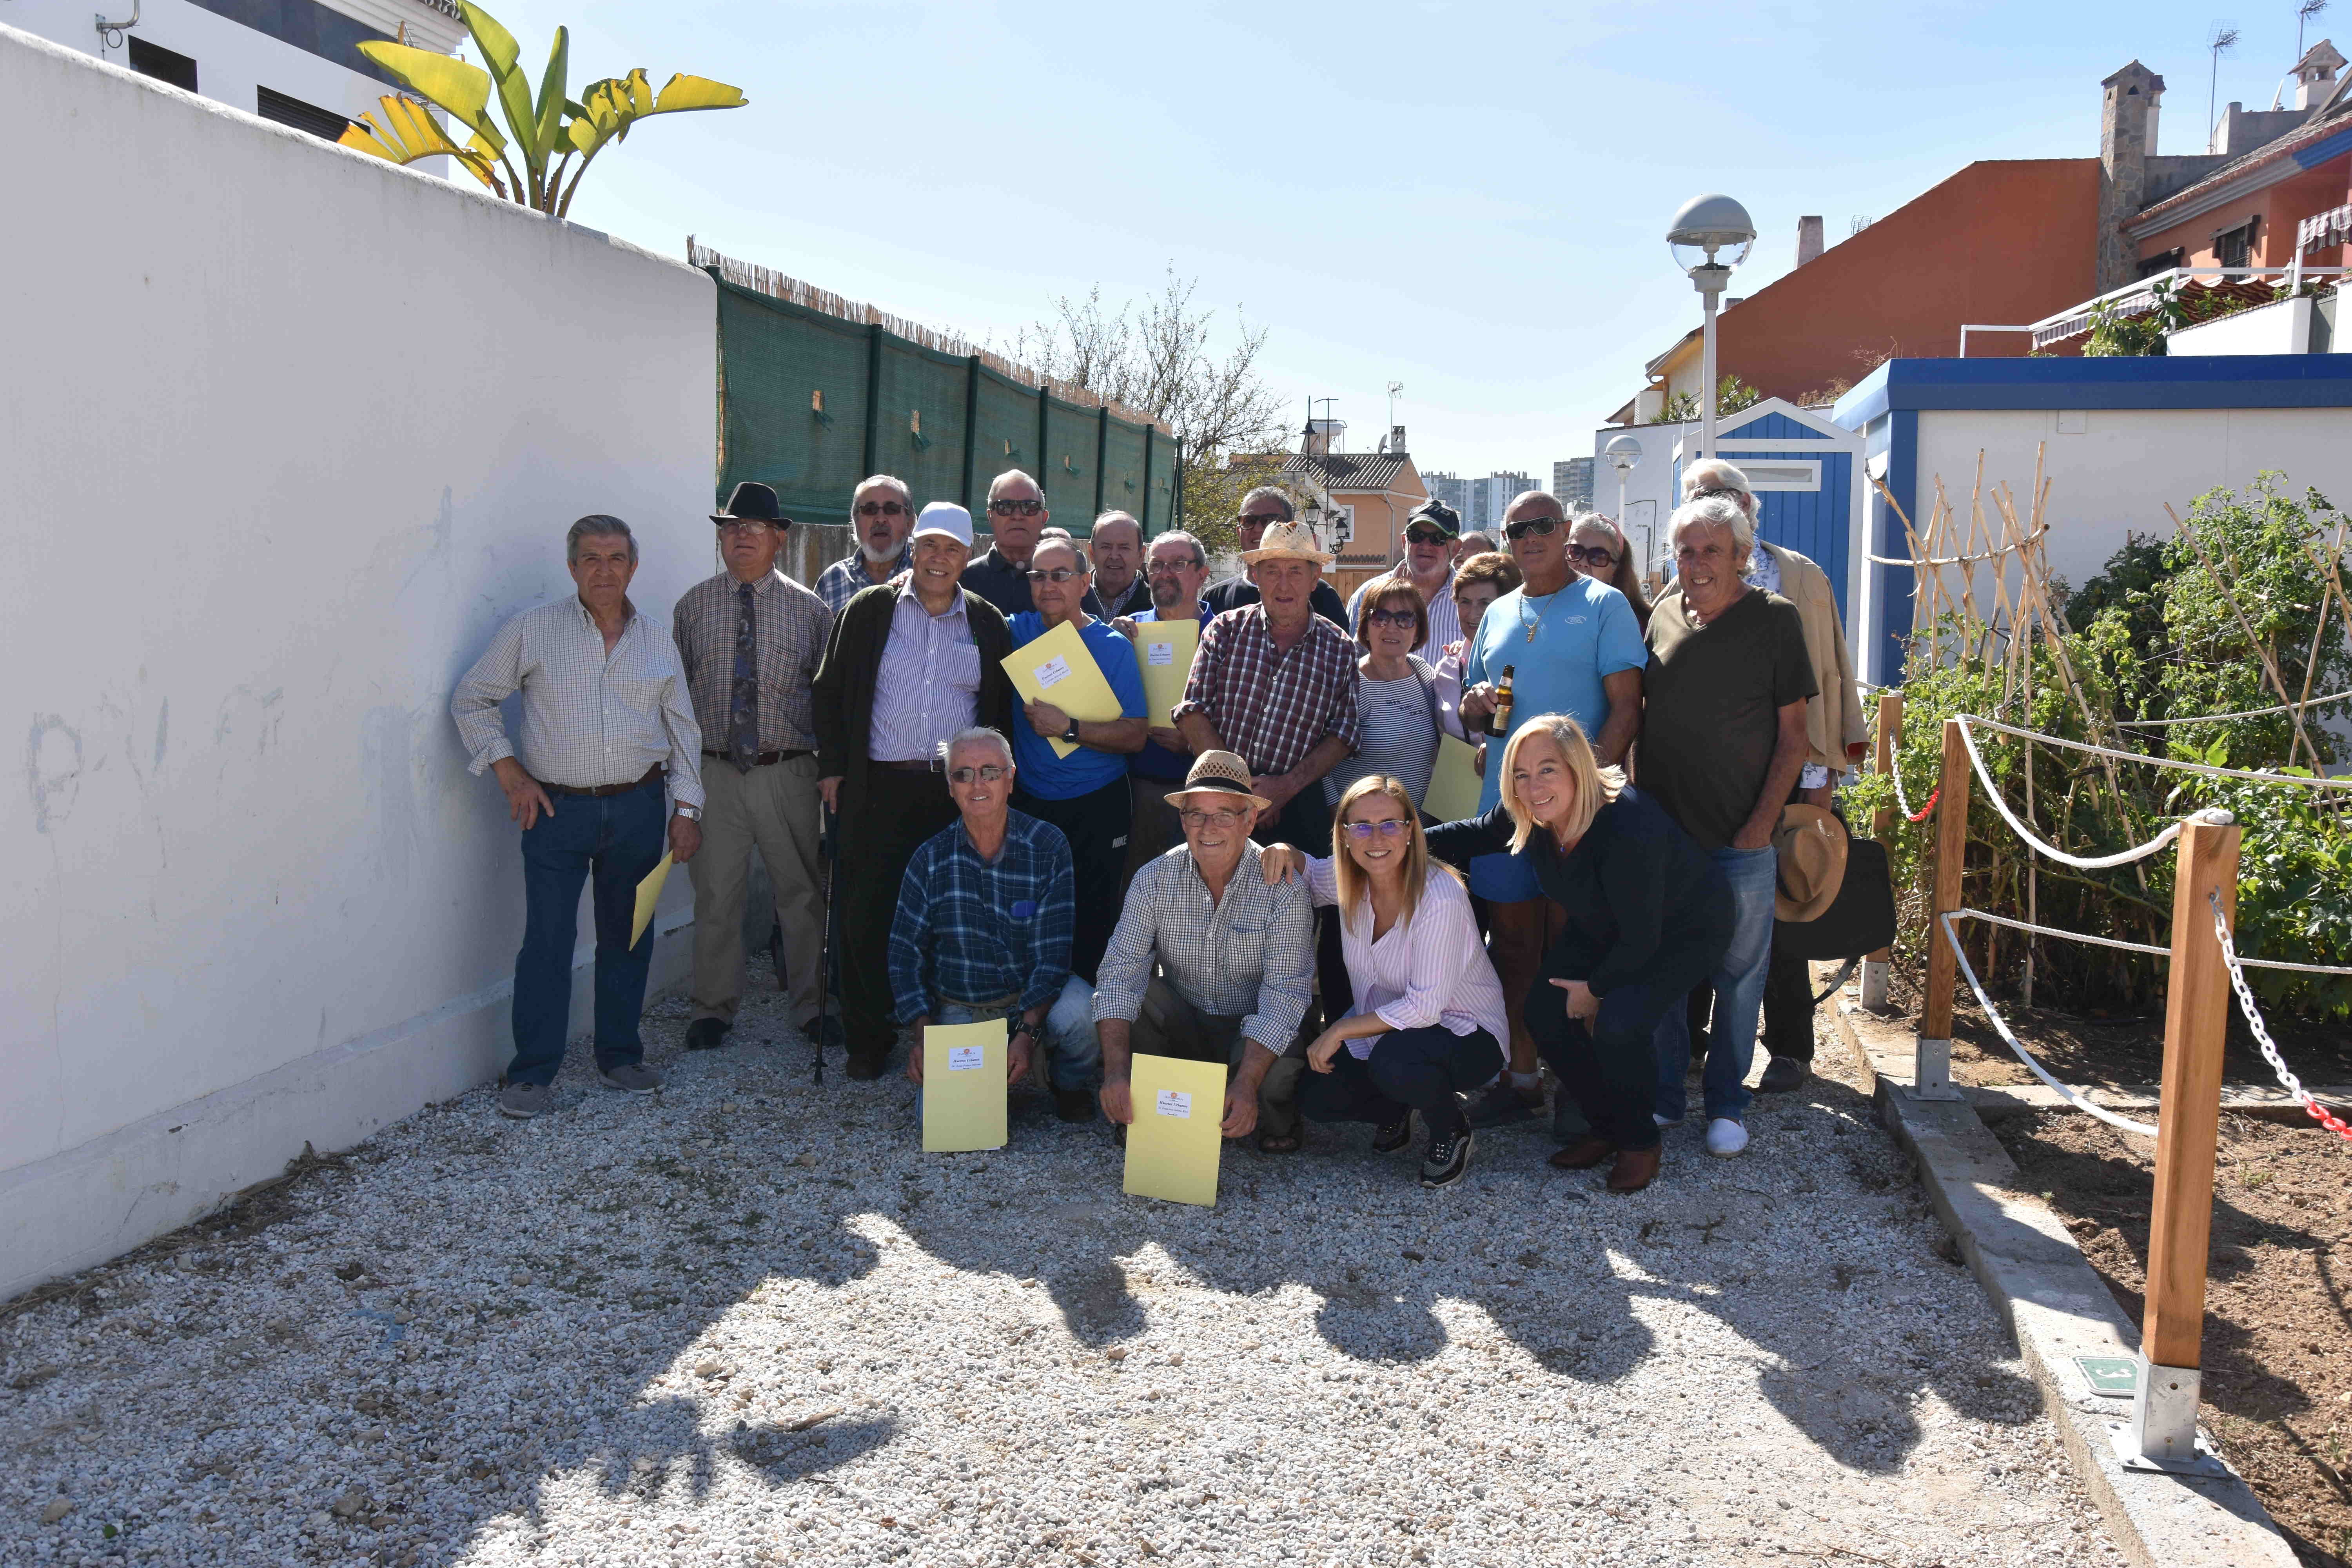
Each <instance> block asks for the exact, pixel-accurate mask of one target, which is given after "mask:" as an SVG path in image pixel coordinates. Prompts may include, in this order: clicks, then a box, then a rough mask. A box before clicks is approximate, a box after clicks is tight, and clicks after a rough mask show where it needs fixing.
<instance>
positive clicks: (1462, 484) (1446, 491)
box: [1421, 474, 1471, 528]
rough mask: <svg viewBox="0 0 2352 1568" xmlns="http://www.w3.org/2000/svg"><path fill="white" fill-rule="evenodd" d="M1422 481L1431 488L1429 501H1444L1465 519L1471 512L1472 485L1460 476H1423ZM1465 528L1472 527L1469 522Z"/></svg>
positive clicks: (1465, 524)
mask: <svg viewBox="0 0 2352 1568" xmlns="http://www.w3.org/2000/svg"><path fill="white" fill-rule="evenodd" d="M1421 478H1422V481H1423V483H1424V484H1426V485H1428V486H1429V499H1430V500H1439V501H1444V503H1445V504H1446V505H1447V506H1450V507H1452V508H1453V509H1454V510H1455V511H1458V512H1460V513H1462V514H1463V515H1464V516H1465V518H1466V517H1467V516H1468V515H1469V511H1470V485H1469V482H1468V481H1467V480H1465V479H1463V478H1462V476H1461V475H1459V474H1423V475H1422V476H1421ZM1463 526H1464V527H1465V528H1467V527H1469V526H1471V525H1470V524H1469V523H1468V522H1466V521H1465V523H1464V524H1463Z"/></svg>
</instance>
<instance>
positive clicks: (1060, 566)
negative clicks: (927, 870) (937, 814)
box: [1013, 538, 1145, 985]
mask: <svg viewBox="0 0 2352 1568" xmlns="http://www.w3.org/2000/svg"><path fill="white" fill-rule="evenodd" d="M1092 578H1093V574H1091V573H1090V572H1088V571H1087V561H1086V557H1085V556H1083V555H1081V554H1079V553H1078V547H1077V545H1076V542H1073V541H1071V540H1067V539H1058V538H1056V539H1043V540H1040V541H1038V542H1037V548H1036V550H1035V552H1034V553H1032V554H1031V555H1030V557H1029V594H1030V598H1031V601H1032V602H1033V603H1034V605H1036V606H1037V607H1036V608H1035V609H1034V610H1024V611H1022V612H1021V613H1020V614H1018V615H1016V616H1013V647H1016V648H1017V647H1025V646H1027V645H1028V644H1030V643H1033V642H1034V641H1036V640H1037V639H1038V638H1039V637H1044V636H1045V634H1046V633H1047V632H1050V631H1052V630H1053V629H1054V628H1055V626H1060V625H1062V624H1063V623H1064V622H1068V623H1069V624H1070V625H1071V626H1074V627H1076V630H1077V634H1078V640H1079V641H1081V642H1082V643H1084V644H1085V645H1086V648H1087V652H1088V653H1090V654H1092V655H1094V658H1095V665H1096V667H1097V668H1099V669H1100V670H1101V671H1102V673H1103V679H1105V680H1107V681H1108V682H1109V683H1110V689H1111V691H1112V693H1113V694H1114V695H1116V696H1117V697H1118V708H1119V712H1120V714H1121V715H1122V716H1121V717H1119V718H1117V719H1106V720H1087V721H1079V720H1076V719H1073V718H1071V717H1070V716H1069V715H1068V714H1067V713H1065V712H1063V711H1062V710H1060V709H1059V708H1056V707H1055V706H1054V705H1053V703H1051V702H1046V701H1038V702H1031V703H1027V704H1024V708H1023V717H1022V718H1018V719H1015V720H1014V721H1013V761H1014V762H1015V763H1018V764H1019V767H1020V772H1019V773H1016V774H1015V775H1014V779H1015V785H1016V788H1015V793H1014V795H1013V809H1014V810H1016V811H1021V812H1024V813H1026V814H1027V815H1029V816H1034V817H1035V818H1037V819H1038V820H1039V821H1041V822H1050V823H1052V824H1053V825H1054V826H1056V827H1058V828H1060V829H1061V830H1062V837H1065V838H1066V839H1068V840H1069V841H1070V868H1071V872H1072V875H1073V878H1074V879H1075V884H1076V886H1075V892H1076V899H1077V923H1076V928H1075V936H1074V939H1073V941H1072V942H1071V945H1070V973H1073V974H1075V975H1076V976H1077V977H1078V978H1079V979H1081V980H1083V981H1085V982H1086V983H1087V984H1088V985H1092V984H1094V982H1095V969H1096V967H1097V965H1098V964H1100V963H1102V955H1103V948H1104V946H1105V944H1107V943H1108V942H1109V941H1110V933H1111V928H1112V927H1113V926H1115V925H1117V924H1118V908H1119V874H1120V872H1121V871H1122V870H1123V869H1124V868H1125V867H1126V863H1127V833H1128V825H1129V820H1130V818H1131V816H1132V810H1131V807H1130V805H1129V799H1128V784H1127V759H1128V757H1129V755H1130V754H1132V753H1133V752H1139V751H1141V750H1142V749H1143V744H1144V728H1145V723H1144V712H1143V672H1142V671H1141V670H1140V669H1139V668H1136V663H1135V647H1134V645H1133V644H1131V643H1129V641H1128V640H1127V639H1126V638H1125V637H1121V636H1119V635H1118V632H1116V631H1114V630H1112V629H1111V627H1110V626H1109V625H1108V623H1107V622H1103V621H1098V620H1096V619H1095V618H1094V617H1093V616H1089V615H1087V613H1086V611H1085V610H1083V609H1081V608H1080V607H1079V605H1080V602H1081V601H1083V600H1084V599H1085V598H1086V596H1087V589H1088V588H1089V587H1090V586H1091V585H1092ZM1024 719H1025V721H1026V722H1024ZM1055 740H1060V741H1063V742H1068V743H1070V744H1073V745H1075V746H1076V750H1075V751H1073V752H1070V754H1069V755H1068V756H1061V755H1058V754H1056V753H1055V749H1054V745H1053V742H1054V741H1055Z"/></svg>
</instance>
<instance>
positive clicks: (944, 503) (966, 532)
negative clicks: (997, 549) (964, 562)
mask: <svg viewBox="0 0 2352 1568" xmlns="http://www.w3.org/2000/svg"><path fill="white" fill-rule="evenodd" d="M927 533H944V534H946V535H947V536H948V537H949V538H950V539H953V540H957V541H959V542H961V543H962V545H963V547H964V548H965V549H966V550H969V549H971V513H970V512H968V511H966V510H964V509H963V508H961V507H960V506H958V505H956V503H955V502H953V501H951V500H935V501H933V502H931V503H930V504H929V506H927V507H925V508H923V510H922V515H921V516H919V517H918V518H916V519H915V531H914V532H913V533H911V534H909V535H908V538H909V539H920V538H922V537H923V535H925V534H927Z"/></svg>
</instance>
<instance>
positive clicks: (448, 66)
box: [360, 41, 497, 135]
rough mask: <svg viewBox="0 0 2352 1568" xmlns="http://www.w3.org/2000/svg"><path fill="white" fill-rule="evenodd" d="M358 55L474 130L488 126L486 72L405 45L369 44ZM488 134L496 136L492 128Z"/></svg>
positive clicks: (462, 62)
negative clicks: (370, 60)
mask: <svg viewBox="0 0 2352 1568" xmlns="http://www.w3.org/2000/svg"><path fill="white" fill-rule="evenodd" d="M360 53H362V55H365V56H366V57H367V58H369V59H372V60H373V61H374V62H375V63H376V64H378V65H380V66H382V67H383V68H384V69H385V70H387V71H390V72H391V73H392V74H393V75H394V77H395V78H397V79H399V81H400V84H401V85H402V86H403V87H405V88H408V89H410V90H412V91H414V92H417V93H421V94H423V95H424V96H425V97H426V98H429V99H431V100H433V101H434V102H435V103H436V104H439V105H440V106H441V107H442V108H443V109H446V110H448V111H449V112H450V114H452V115H453V116H455V117H456V118H457V119H458V120H461V121H464V122H465V123H466V124H467V125H469V126H471V127H473V129H475V130H476V131H481V130H483V129H484V128H485V127H488V126H489V124H490V119H489V103H490V78H489V73H488V72H487V71H484V70H482V69H481V68H478V67H476V66H469V65H467V63H466V62H465V61H463V60H460V59H452V58H450V57H449V56H447V55H436V54H435V53H434V52H433V51H432V50H430V49H417V48H411V47H409V46H408V45H406V44H386V43H377V42H373V41H371V42H368V43H364V44H362V45H361V46H360ZM490 133H491V134H492V135H495V134H497V132H496V131H495V129H492V130H491V132H490Z"/></svg>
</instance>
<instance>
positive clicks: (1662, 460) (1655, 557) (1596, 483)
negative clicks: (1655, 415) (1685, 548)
mask: <svg viewBox="0 0 2352 1568" xmlns="http://www.w3.org/2000/svg"><path fill="white" fill-rule="evenodd" d="M1697 428H1698V426H1697V424H1696V422H1694V423H1691V424H1685V425H1635V426H1631V427H1630V428H1629V427H1627V426H1622V425H1604V426H1601V428H1600V429H1598V430H1595V431H1594V432H1593V433H1592V509H1593V510H1595V511H1599V512H1605V513H1606V514H1608V515H1609V516H1611V517H1616V516H1617V470H1616V469H1615V468H1613V467H1612V466H1611V464H1610V461H1609V458H1608V456H1607V452H1606V448H1607V447H1608V445H1609V443H1610V442H1612V441H1613V440H1615V439H1616V438H1617V437H1620V436H1631V437H1633V439H1634V440H1636V441H1639V442H1640V443H1641V444H1642V460H1641V461H1640V462H1639V463H1637V464H1636V465H1634V468H1633V472H1632V473H1631V474H1628V475H1627V476H1626V477H1625V515H1624V516H1623V517H1622V518H1621V519H1619V521H1621V522H1622V523H1623V524H1624V525H1625V526H1626V528H1627V530H1628V535H1627V542H1629V543H1630V544H1631V545H1632V546H1633V552H1634V553H1635V554H1636V555H1637V556H1638V555H1639V554H1640V553H1641V552H1642V549H1643V541H1644V538H1645V536H1646V537H1647V538H1648V541H1649V543H1650V546H1651V550H1652V554H1651V557H1650V561H1649V569H1650V570H1652V571H1655V572H1658V573H1660V574H1664V573H1666V572H1668V571H1669V570H1671V569H1672V567H1673V565H1674V552H1672V551H1671V550H1669V549H1667V548H1666V519H1667V518H1668V517H1669V516H1670V515H1672V514H1673V512H1674V510H1675V505H1676V504H1677V502H1676V496H1675V443H1676V442H1678V441H1680V440H1682V439H1683V437H1685V436H1688V435H1690V434H1691V433H1692V432H1693V431H1696V429H1697Z"/></svg>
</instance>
